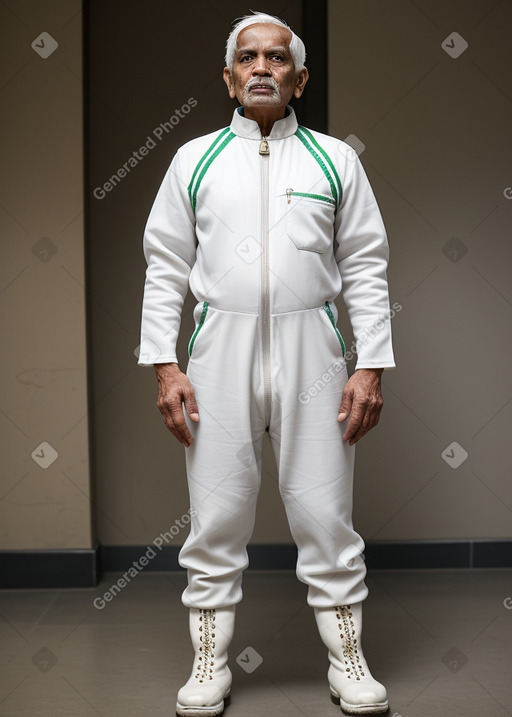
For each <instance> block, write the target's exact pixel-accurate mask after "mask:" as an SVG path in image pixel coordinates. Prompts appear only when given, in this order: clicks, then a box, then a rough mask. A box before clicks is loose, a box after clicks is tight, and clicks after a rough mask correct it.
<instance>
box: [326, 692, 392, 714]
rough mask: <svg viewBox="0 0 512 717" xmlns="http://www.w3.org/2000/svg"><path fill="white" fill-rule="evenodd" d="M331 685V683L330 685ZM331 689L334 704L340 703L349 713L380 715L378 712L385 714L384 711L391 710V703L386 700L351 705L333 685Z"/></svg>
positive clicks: (344, 710)
mask: <svg viewBox="0 0 512 717" xmlns="http://www.w3.org/2000/svg"><path fill="white" fill-rule="evenodd" d="M329 686H330V685H329ZM330 689H331V700H332V701H333V702H334V704H336V705H339V707H340V708H341V709H342V710H343V712H345V713H346V714H349V715H378V714H384V712H388V711H389V703H388V701H387V700H386V701H385V702H371V703H368V704H362V705H351V704H349V703H348V702H345V700H343V699H342V698H341V696H340V695H339V694H338V693H337V692H336V690H335V689H334V688H333V687H330Z"/></svg>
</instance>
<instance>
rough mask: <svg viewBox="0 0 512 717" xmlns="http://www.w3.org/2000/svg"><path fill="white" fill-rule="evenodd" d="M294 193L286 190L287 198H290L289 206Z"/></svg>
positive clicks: (291, 190)
mask: <svg viewBox="0 0 512 717" xmlns="http://www.w3.org/2000/svg"><path fill="white" fill-rule="evenodd" d="M292 192H293V189H287V190H286V196H287V197H288V204H289V203H290V202H291V201H292Z"/></svg>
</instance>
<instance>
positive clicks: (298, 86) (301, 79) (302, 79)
mask: <svg viewBox="0 0 512 717" xmlns="http://www.w3.org/2000/svg"><path fill="white" fill-rule="evenodd" d="M308 79H309V72H308V71H307V69H306V68H305V67H303V68H302V70H300V72H298V73H297V78H296V80H295V87H294V89H293V94H294V96H295V97H300V96H301V94H302V93H303V92H304V87H305V86H306V82H307V81H308Z"/></svg>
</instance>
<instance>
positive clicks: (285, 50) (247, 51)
mask: <svg viewBox="0 0 512 717" xmlns="http://www.w3.org/2000/svg"><path fill="white" fill-rule="evenodd" d="M272 52H280V53H281V54H282V55H286V54H287V53H288V52H289V49H288V48H286V47H285V46H284V45H276V47H271V48H269V49H268V50H267V54H270V53H272ZM236 54H237V55H256V54H257V50H253V49H251V48H246V47H242V48H241V49H240V50H237V51H236Z"/></svg>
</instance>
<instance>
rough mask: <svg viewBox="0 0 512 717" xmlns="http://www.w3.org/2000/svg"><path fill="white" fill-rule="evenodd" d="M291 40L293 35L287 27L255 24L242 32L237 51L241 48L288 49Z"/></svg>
mask: <svg viewBox="0 0 512 717" xmlns="http://www.w3.org/2000/svg"><path fill="white" fill-rule="evenodd" d="M291 39H292V33H291V31H290V30H288V28H286V27H280V26H279V25H274V24H273V23H270V22H261V23H255V24H254V25H249V27H245V28H244V29H243V30H241V32H240V33H239V35H238V37H237V43H236V49H237V50H238V49H240V48H241V47H244V48H246V49H248V48H249V47H250V48H252V49H258V48H260V47H275V46H276V45H281V46H283V47H286V48H288V47H289V46H290V42H291Z"/></svg>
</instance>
